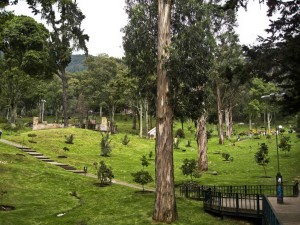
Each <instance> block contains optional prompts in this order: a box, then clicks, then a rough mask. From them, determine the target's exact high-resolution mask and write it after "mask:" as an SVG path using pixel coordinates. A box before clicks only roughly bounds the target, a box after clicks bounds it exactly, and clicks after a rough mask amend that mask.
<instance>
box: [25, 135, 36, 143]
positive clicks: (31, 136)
mask: <svg viewBox="0 0 300 225" xmlns="http://www.w3.org/2000/svg"><path fill="white" fill-rule="evenodd" d="M27 136H28V137H30V138H31V140H30V141H29V142H31V143H36V142H35V141H34V140H33V138H35V137H36V136H37V135H36V134H28V135H27Z"/></svg>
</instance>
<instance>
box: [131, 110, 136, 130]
mask: <svg viewBox="0 0 300 225" xmlns="http://www.w3.org/2000/svg"><path fill="white" fill-rule="evenodd" d="M132 110H133V111H132V129H133V130H136V109H135V108H133V109H132Z"/></svg>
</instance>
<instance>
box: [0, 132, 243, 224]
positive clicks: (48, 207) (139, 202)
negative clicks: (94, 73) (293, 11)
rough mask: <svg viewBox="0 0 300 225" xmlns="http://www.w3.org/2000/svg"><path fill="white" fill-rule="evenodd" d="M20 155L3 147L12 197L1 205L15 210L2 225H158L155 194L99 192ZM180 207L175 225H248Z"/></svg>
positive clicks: (1, 218) (182, 203)
mask: <svg viewBox="0 0 300 225" xmlns="http://www.w3.org/2000/svg"><path fill="white" fill-rule="evenodd" d="M38 133H39V134H40V132H38ZM87 133H89V132H87ZM17 153H20V150H18V149H16V148H14V147H10V146H7V145H4V144H2V143H0V173H1V181H0V188H1V190H5V191H7V194H5V195H3V197H2V198H1V199H0V200H1V203H0V204H5V205H13V206H15V207H16V209H15V210H13V211H5V212H4V211H0V224H5V225H35V224H43V225H68V224H70V225H71V224H72V225H74V224H75V225H84V224H88V225H101V224H103V225H106V224H116V225H118V224H124V225H125V224H141V225H142V224H159V223H153V221H152V219H151V214H152V209H153V203H154V194H153V193H147V194H140V193H136V190H133V189H131V188H127V187H123V186H119V185H112V186H109V187H104V188H99V187H97V186H95V182H96V180H95V179H92V178H89V177H85V176H81V175H77V174H72V173H69V172H66V171H64V170H62V169H60V168H58V167H56V166H52V165H50V164H47V163H44V162H40V161H38V160H37V159H34V158H33V157H31V156H29V155H25V156H20V155H17ZM70 157H71V156H70ZM177 206H178V211H179V215H180V218H179V220H178V221H176V222H175V223H174V224H175V225H186V224H190V225H193V224H195V225H196V224H200V223H201V224H204V225H205V224H207V225H210V224H214V225H230V224H248V223H245V222H243V221H237V220H232V219H225V220H220V219H219V218H216V217H213V216H211V215H210V214H207V213H205V212H204V211H203V209H202V203H201V202H196V201H191V200H188V199H184V198H181V197H178V198H177ZM59 214H64V215H62V216H58V215H59Z"/></svg>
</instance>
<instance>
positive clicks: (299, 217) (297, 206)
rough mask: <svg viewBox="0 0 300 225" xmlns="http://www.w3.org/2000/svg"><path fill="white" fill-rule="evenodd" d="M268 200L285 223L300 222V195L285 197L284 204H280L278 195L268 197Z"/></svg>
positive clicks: (296, 224)
mask: <svg viewBox="0 0 300 225" xmlns="http://www.w3.org/2000/svg"><path fill="white" fill-rule="evenodd" d="M268 200H269V202H270V203H271V205H272V207H273V209H274V210H275V212H276V214H277V216H278V219H279V220H280V222H281V223H282V224H283V225H299V224H300V196H298V197H285V198H283V204H278V203H277V198H276V197H268Z"/></svg>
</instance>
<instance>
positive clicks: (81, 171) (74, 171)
mask: <svg viewBox="0 0 300 225" xmlns="http://www.w3.org/2000/svg"><path fill="white" fill-rule="evenodd" d="M68 171H69V172H72V173H82V174H84V173H85V172H84V171H83V170H68Z"/></svg>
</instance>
